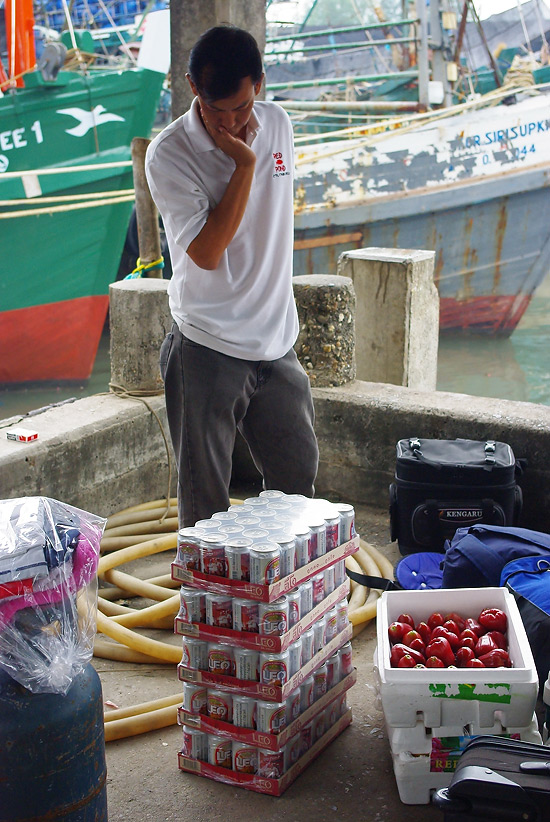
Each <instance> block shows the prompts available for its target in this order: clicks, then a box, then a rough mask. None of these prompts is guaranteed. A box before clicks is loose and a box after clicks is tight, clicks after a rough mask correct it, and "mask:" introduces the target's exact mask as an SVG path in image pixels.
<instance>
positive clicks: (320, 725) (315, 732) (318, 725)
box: [311, 711, 326, 745]
mask: <svg viewBox="0 0 550 822" xmlns="http://www.w3.org/2000/svg"><path fill="white" fill-rule="evenodd" d="M325 730H326V729H325V712H324V711H321V713H320V714H317V716H314V717H313V719H312V721H311V744H312V745H314V744H315V743H316V742H317V740H318V739H321V737H322V736H323V734H324V733H325Z"/></svg>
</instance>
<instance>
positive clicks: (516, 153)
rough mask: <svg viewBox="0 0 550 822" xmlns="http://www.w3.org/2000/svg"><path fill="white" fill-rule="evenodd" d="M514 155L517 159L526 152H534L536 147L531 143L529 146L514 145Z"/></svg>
mask: <svg viewBox="0 0 550 822" xmlns="http://www.w3.org/2000/svg"><path fill="white" fill-rule="evenodd" d="M513 151H514V157H515V159H516V160H519V158H520V157H525V156H526V154H536V151H537V149H536V148H535V144H534V143H531V145H530V146H529V148H528V147H527V146H523V147H522V148H519V146H514V149H513Z"/></svg>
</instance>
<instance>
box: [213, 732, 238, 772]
mask: <svg viewBox="0 0 550 822" xmlns="http://www.w3.org/2000/svg"><path fill="white" fill-rule="evenodd" d="M232 752H233V749H232V742H231V739H228V738H227V737H225V736H216V735H215V734H208V762H209V763H210V765H216V766H217V767H218V768H228V769H229V770H231V766H232V764H233V761H232Z"/></svg>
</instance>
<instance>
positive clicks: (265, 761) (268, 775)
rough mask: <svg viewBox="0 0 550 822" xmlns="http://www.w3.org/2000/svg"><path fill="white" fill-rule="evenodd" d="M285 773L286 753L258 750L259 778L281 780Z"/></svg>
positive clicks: (282, 749)
mask: <svg viewBox="0 0 550 822" xmlns="http://www.w3.org/2000/svg"><path fill="white" fill-rule="evenodd" d="M284 772H285V751H284V748H281V750H280V751H268V750H265V749H264V748H258V776H263V777H264V779H280V778H281V777H282V775H283V774H284Z"/></svg>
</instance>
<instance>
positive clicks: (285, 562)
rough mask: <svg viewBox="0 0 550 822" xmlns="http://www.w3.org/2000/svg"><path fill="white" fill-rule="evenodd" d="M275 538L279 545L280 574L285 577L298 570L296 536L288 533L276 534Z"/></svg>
mask: <svg viewBox="0 0 550 822" xmlns="http://www.w3.org/2000/svg"><path fill="white" fill-rule="evenodd" d="M273 539H274V540H275V542H276V543H277V545H278V546H279V575H280V578H281V579H283V577H288V576H289V575H290V574H293V573H294V571H295V570H296V542H295V540H294V536H293V535H292V534H288V533H285V534H282V535H279V536H274V537H273Z"/></svg>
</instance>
